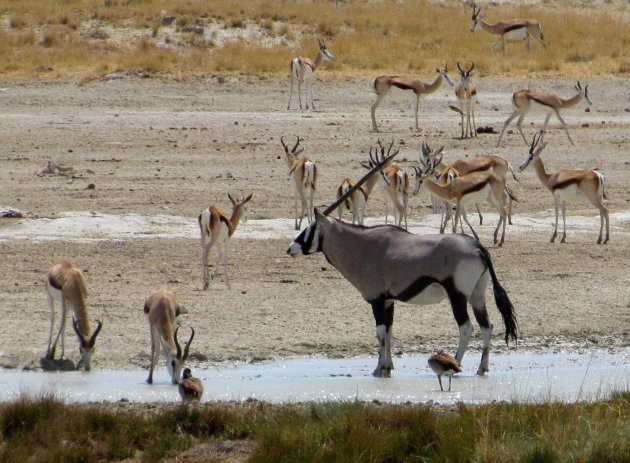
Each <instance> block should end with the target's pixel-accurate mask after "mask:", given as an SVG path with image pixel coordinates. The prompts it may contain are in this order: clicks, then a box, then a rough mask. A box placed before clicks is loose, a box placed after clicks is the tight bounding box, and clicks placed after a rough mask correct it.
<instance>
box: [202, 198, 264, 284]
mask: <svg viewBox="0 0 630 463" xmlns="http://www.w3.org/2000/svg"><path fill="white" fill-rule="evenodd" d="M252 195H253V193H251V194H250V195H249V196H247V197H246V198H243V199H239V198H236V199H235V198H233V197H232V195H231V194H230V193H228V198H229V199H230V202H231V203H232V215H231V217H230V218H228V217H227V215H225V214H224V213H223V212H221V211H220V210H219V209H218V208H217V207H215V206H210V207H208V208H206V209H204V210H203V211H201V212H200V213H199V215H198V216H197V222H198V223H199V231H200V233H201V250H202V252H201V266H202V268H203V275H202V285H203V289H204V290H206V289H208V288H209V287H210V282H211V281H212V280H214V277H215V275H216V274H217V272H218V271H219V265H220V264H221V262H223V271H224V272H225V273H224V278H225V285H226V286H227V287H228V289H229V288H230V282H229V281H228V262H227V252H228V243H229V240H230V238H231V237H232V235H233V234H234V232H235V231H236V228H237V227H238V224H239V222H240V221H241V218H242V219H243V223H245V222H247V203H248V202H249V200H250V199H252ZM215 246H216V247H217V248H218V252H217V262H216V265H215V268H214V272H213V273H212V276H211V277H209V278H208V275H209V273H210V270H209V268H208V256H209V254H210V250H211V249H212V248H213V247H215Z"/></svg>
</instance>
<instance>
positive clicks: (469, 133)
mask: <svg viewBox="0 0 630 463" xmlns="http://www.w3.org/2000/svg"><path fill="white" fill-rule="evenodd" d="M474 68H475V63H472V65H471V66H470V69H468V70H467V71H464V70H463V69H462V68H461V66H460V65H459V63H457V69H458V70H459V77H460V82H459V84H457V86H456V87H455V96H456V97H457V101H458V102H459V105H460V107H457V106H454V105H449V108H451V109H452V110H453V111H455V112H456V113H459V114H460V115H461V117H462V133H461V136H460V138H462V139H464V138H473V137H476V136H477V127H476V125H475V104H477V84H475V82H474V81H473V80H472V79H471V78H470V76H471V75H472V73H473V69H474Z"/></svg>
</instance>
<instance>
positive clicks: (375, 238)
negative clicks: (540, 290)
mask: <svg viewBox="0 0 630 463" xmlns="http://www.w3.org/2000/svg"><path fill="white" fill-rule="evenodd" d="M394 155H395V154H394ZM392 156H393V155H392ZM389 160H391V157H388V158H385V159H383V160H381V161H380V162H379V163H378V164H377V165H376V166H374V167H373V168H372V169H371V170H370V172H368V173H367V174H366V175H365V176H364V177H363V178H362V179H361V180H359V181H358V182H357V183H356V184H355V186H354V187H353V188H355V189H356V188H359V187H360V186H361V185H362V184H363V182H365V181H366V179H367V178H369V177H370V176H371V175H373V174H374V173H376V172H378V171H379V169H381V167H382V166H383V164H384V163H385V162H387V161H389ZM352 191H353V189H350V190H349V191H348V193H347V195H349V194H351V193H352ZM344 196H345V195H344ZM344 196H342V197H341V198H339V199H338V200H337V201H335V202H334V203H333V204H332V205H330V206H329V207H328V208H326V210H324V212H323V213H320V212H319V211H317V210H316V211H315V220H314V221H313V222H311V223H310V224H309V225H308V227H306V228H305V229H304V230H303V231H302V232H301V233H300V234H299V235H298V236H297V237H296V238H295V240H294V241H293V242H292V243H291V245H290V246H289V248H288V249H287V253H288V254H289V255H290V256H292V257H298V256H302V255H310V254H313V253H315V252H322V253H323V254H324V256H325V257H326V260H327V261H328V262H330V264H331V265H333V266H334V267H335V268H336V269H337V270H338V271H339V272H340V273H341V274H342V275H343V276H344V277H345V278H346V279H347V280H348V281H349V282H350V283H351V284H352V285H353V286H354V287H355V288H357V290H359V292H360V293H361V295H362V296H363V298H364V299H365V300H366V301H367V302H368V303H369V304H370V305H371V306H372V312H373V314H374V319H375V321H376V336H377V338H378V341H379V358H378V364H377V366H376V369H375V370H374V373H373V375H374V376H377V377H389V376H391V371H392V369H393V368H394V364H393V362H392V356H391V343H392V324H393V321H394V302H395V301H397V300H398V301H402V302H408V303H410V304H415V305H427V304H434V303H437V302H439V301H440V300H442V299H444V298H446V297H448V298H449V301H450V303H451V307H452V310H453V315H454V317H455V320H456V321H457V324H458V326H459V346H458V349H457V353H456V355H455V358H456V359H457V362H458V363H459V364H461V361H462V358H463V357H464V354H465V352H466V349H467V347H468V342H469V340H470V337H471V335H472V331H473V325H472V323H471V322H470V319H469V317H468V310H467V305H468V302H470V303H471V305H472V308H473V313H474V315H475V318H476V319H477V322H478V323H479V325H480V327H481V334H482V339H483V350H482V356H481V363H480V364H479V368H478V370H477V374H478V375H483V374H484V373H485V372H487V371H489V355H490V347H491V338H492V324H491V323H490V320H489V317H488V313H487V311H486V303H485V290H486V286H487V284H488V281H489V280H490V278H491V279H492V284H493V287H494V298H495V302H496V304H497V307H498V309H499V312H500V313H501V315H502V318H503V322H504V324H505V341H506V342H508V339H509V338H510V337H511V338H512V339H514V340H515V341H516V339H517V330H518V325H517V321H516V315H515V313H514V307H513V306H512V303H511V302H510V300H509V298H508V295H507V293H506V292H505V289H504V288H503V287H502V286H501V284H500V283H499V281H498V279H497V276H496V274H495V271H494V267H493V265H492V260H491V258H490V254H489V253H488V250H487V249H486V248H485V247H483V246H482V245H481V243H479V241H477V240H474V239H472V238H471V237H468V236H466V235H460V234H450V235H414V234H412V233H409V232H407V231H406V230H403V229H401V228H399V227H395V226H391V225H379V226H375V227H359V226H355V225H351V224H348V223H345V222H342V221H339V220H336V219H329V218H328V217H326V216H327V215H328V214H330V213H331V212H332V211H334V210H335V209H336V208H337V206H338V205H339V204H341V202H343V201H345V200H346V197H344Z"/></svg>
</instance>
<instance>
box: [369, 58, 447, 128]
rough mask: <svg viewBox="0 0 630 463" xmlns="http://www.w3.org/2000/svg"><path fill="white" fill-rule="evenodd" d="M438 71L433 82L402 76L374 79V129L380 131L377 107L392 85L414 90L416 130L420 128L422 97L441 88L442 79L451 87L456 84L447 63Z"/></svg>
mask: <svg viewBox="0 0 630 463" xmlns="http://www.w3.org/2000/svg"><path fill="white" fill-rule="evenodd" d="M436 72H437V73H438V75H437V76H436V78H435V80H434V81H433V82H422V81H421V80H414V79H410V78H408V77H400V76H378V77H375V78H374V79H372V89H373V90H374V93H376V100H375V101H374V103H372V106H371V107H370V114H371V116H372V131H373V132H378V126H377V125H376V108H377V107H378V105H379V104H381V101H382V100H383V98H385V97H386V96H387V95H388V94H389V91H390V90H391V88H392V87H396V88H399V89H401V90H412V91H413V93H414V94H415V95H416V109H415V121H416V130H420V129H419V128H418V106H419V105H420V97H421V96H423V95H428V94H430V93H433V92H435V91H437V90H439V89H440V87H441V86H442V79H446V81H447V82H448V83H449V84H450V85H451V87H452V86H453V85H455V83H454V82H453V79H451V76H449V75H448V66H447V65H446V64H445V65H444V67H443V68H437V69H436Z"/></svg>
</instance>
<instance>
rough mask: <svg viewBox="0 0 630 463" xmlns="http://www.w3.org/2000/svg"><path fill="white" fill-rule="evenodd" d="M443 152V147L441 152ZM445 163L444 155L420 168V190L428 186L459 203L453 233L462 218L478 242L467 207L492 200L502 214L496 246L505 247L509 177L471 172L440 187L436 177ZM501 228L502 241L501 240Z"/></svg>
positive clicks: (441, 195) (496, 232) (495, 238)
mask: <svg viewBox="0 0 630 463" xmlns="http://www.w3.org/2000/svg"><path fill="white" fill-rule="evenodd" d="M441 150H442V149H441V148H440V150H439V151H441ZM441 161H442V156H441V155H440V156H438V157H436V158H434V159H432V160H431V161H429V163H428V164H423V165H422V167H421V168H416V191H417V190H419V189H420V188H421V187H422V186H423V185H426V188H427V189H428V190H429V191H430V192H431V193H433V194H434V195H436V196H438V197H440V198H442V199H444V200H445V201H447V202H449V203H455V204H456V206H455V221H454V222H453V233H455V232H456V231H457V224H458V221H459V218H460V217H462V218H463V220H464V222H466V225H468V227H469V228H470V230H471V231H472V234H473V236H474V237H475V239H479V237H478V235H477V233H476V232H475V230H474V229H473V227H472V225H471V224H470V222H469V221H468V218H467V217H466V211H465V209H464V205H465V204H468V203H481V202H485V201H488V202H489V203H490V204H492V205H493V206H494V207H496V208H497V211H498V213H499V222H498V223H497V227H496V228H495V230H494V244H495V245H498V246H502V245H503V242H504V241H505V226H506V224H507V212H506V210H505V209H506V202H507V198H506V197H508V196H509V195H510V192H509V190H507V189H506V188H505V177H500V176H499V175H497V174H494V173H492V172H471V173H469V174H466V175H462V176H459V177H455V178H453V179H452V180H451V181H450V182H448V183H446V184H440V183H438V182H437V181H435V180H433V178H432V177H433V175H434V173H435V171H436V169H437V166H438V165H439V164H440V162H441ZM501 226H502V232H501V240H500V241H498V240H497V237H498V233H499V228H500V227H501Z"/></svg>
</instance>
